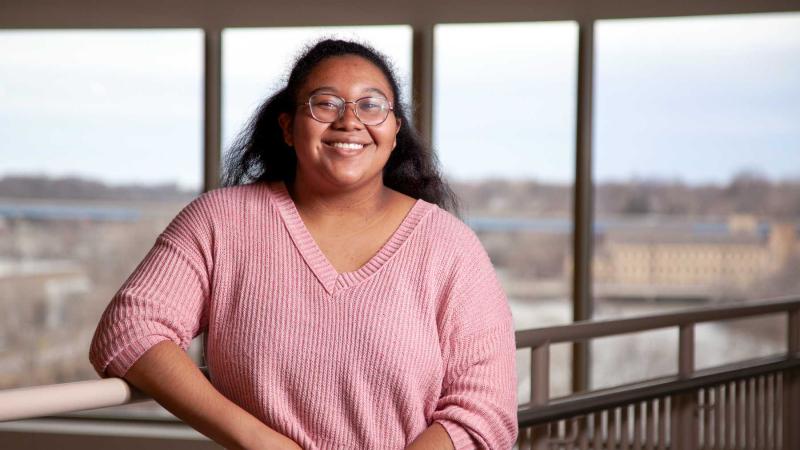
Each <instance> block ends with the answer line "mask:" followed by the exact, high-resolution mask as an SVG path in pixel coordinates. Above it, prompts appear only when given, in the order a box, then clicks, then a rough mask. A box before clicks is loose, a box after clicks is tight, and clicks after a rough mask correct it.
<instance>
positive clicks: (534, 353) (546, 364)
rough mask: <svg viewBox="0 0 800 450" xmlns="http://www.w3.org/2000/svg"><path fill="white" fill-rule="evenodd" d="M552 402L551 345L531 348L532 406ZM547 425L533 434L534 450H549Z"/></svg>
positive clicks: (540, 427)
mask: <svg viewBox="0 0 800 450" xmlns="http://www.w3.org/2000/svg"><path fill="white" fill-rule="evenodd" d="M549 401H550V343H549V342H545V343H543V344H540V345H537V346H536V347H533V348H531V405H533V406H544V405H546V404H547V403H548V402H549ZM547 439H548V436H547V425H546V424H545V425H536V426H534V427H533V430H532V432H531V441H532V442H531V445H532V448H533V450H547V447H548V446H547Z"/></svg>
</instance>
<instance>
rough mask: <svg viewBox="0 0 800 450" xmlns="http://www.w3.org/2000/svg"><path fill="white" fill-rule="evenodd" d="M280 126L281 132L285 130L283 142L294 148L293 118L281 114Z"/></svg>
mask: <svg viewBox="0 0 800 450" xmlns="http://www.w3.org/2000/svg"><path fill="white" fill-rule="evenodd" d="M278 124H279V125H280V126H281V130H283V141H284V142H286V145H288V146H289V147H292V146H294V142H293V140H292V125H293V124H292V116H291V114H289V113H285V112H284V113H280V115H279V116H278Z"/></svg>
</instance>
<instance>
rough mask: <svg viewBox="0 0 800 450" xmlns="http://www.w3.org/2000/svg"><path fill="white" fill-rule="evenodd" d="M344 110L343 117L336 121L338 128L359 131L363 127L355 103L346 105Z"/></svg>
mask: <svg viewBox="0 0 800 450" xmlns="http://www.w3.org/2000/svg"><path fill="white" fill-rule="evenodd" d="M343 108H344V111H342V115H341V116H339V119H338V120H337V121H336V124H338V126H340V127H342V128H347V129H358V128H360V127H362V126H363V125H362V123H361V120H360V119H359V118H358V116H357V115H356V104H355V103H350V102H348V103H345V104H344V106H343Z"/></svg>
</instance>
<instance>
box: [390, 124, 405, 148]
mask: <svg viewBox="0 0 800 450" xmlns="http://www.w3.org/2000/svg"><path fill="white" fill-rule="evenodd" d="M401 125H403V121H402V120H400V119H397V129H396V130H394V144H392V150H394V148H395V147H397V133H399V132H400V126H401Z"/></svg>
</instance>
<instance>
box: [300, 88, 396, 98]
mask: <svg viewBox="0 0 800 450" xmlns="http://www.w3.org/2000/svg"><path fill="white" fill-rule="evenodd" d="M321 92H330V93H334V94H337V93H338V92H339V91H337V90H336V88H335V87H333V86H320V87H318V88H316V89H314V90H313V91H311V92H309V93H308V95H314V94H319V93H321ZM362 92H364V93H372V94H379V95H381V96H382V97H384V98H387V99H388V98H389V96H388V95H386V93H385V92H383V91H382V90H380V89H378V88H376V87H368V88H366V89H364V90H363V91H362Z"/></svg>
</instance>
